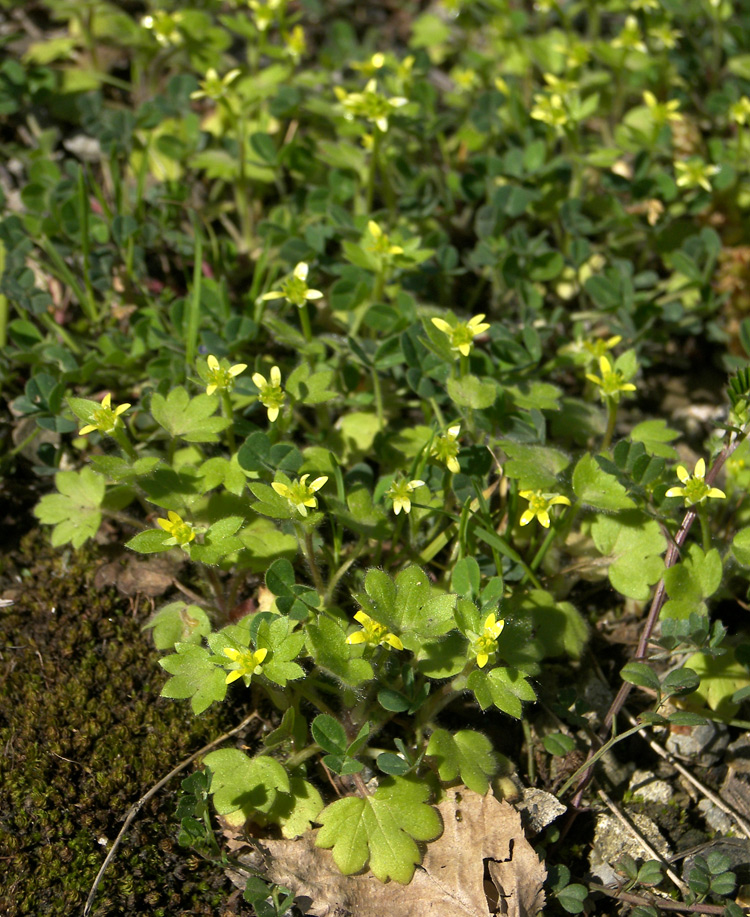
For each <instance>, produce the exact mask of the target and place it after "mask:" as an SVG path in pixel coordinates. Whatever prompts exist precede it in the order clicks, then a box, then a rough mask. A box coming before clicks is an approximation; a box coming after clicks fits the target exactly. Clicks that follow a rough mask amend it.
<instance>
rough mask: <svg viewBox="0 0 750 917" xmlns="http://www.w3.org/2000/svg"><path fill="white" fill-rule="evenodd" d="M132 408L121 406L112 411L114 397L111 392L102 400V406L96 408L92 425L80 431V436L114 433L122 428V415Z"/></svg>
mask: <svg viewBox="0 0 750 917" xmlns="http://www.w3.org/2000/svg"><path fill="white" fill-rule="evenodd" d="M129 407H130V405H129V404H119V405H118V406H117V407H116V408H115V409H114V410H113V409H112V395H111V393H110V392H107V394H106V395H105V396H104V397H103V398H102V406H101V407H100V408H95V409H94V411H93V412H92V415H91V423H87V424H86V425H85V426H83V427H81V429H80V430H79V431H78V435H79V436H86V434H87V433H93V432H94V430H98V431H99V432H100V433H113V432H114V431H115V428H116V427H119V426H122V421H121V420H120V414H124V413H125V411H127V409H128V408H129Z"/></svg>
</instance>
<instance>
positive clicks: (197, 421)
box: [151, 385, 230, 443]
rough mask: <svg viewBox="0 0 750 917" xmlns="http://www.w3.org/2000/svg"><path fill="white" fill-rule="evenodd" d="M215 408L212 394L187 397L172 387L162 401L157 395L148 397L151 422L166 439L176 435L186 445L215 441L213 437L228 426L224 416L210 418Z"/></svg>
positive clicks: (216, 440)
mask: <svg viewBox="0 0 750 917" xmlns="http://www.w3.org/2000/svg"><path fill="white" fill-rule="evenodd" d="M218 406H219V399H218V398H217V397H216V395H196V396H195V398H191V397H190V396H189V395H188V393H187V391H186V390H185V389H184V388H183V387H182V386H181V385H178V386H177V388H173V389H172V391H171V392H170V393H169V394H168V395H167V397H166V398H165V397H164V396H163V395H160V394H159V393H158V392H155V393H154V394H153V396H152V397H151V414H152V416H153V418H154V420H155V421H156V422H157V423H158V424H159V426H161V427H163V428H164V429H165V430H166V431H167V433H169V434H170V436H179V437H181V438H182V439H184V440H186V441H187V442H189V443H215V442H218V439H219V437H218V435H217V434H218V433H220V432H221V431H222V430H225V429H226V428H227V427H228V426H229V423H230V421H229V420H227V418H225V417H214V416H212V415H213V414H215V413H216V409H217V408H218Z"/></svg>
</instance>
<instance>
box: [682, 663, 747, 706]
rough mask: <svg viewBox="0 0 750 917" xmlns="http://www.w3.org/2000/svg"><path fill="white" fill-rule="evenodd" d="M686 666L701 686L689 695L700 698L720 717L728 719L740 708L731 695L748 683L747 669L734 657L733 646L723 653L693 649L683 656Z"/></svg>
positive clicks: (693, 698)
mask: <svg viewBox="0 0 750 917" xmlns="http://www.w3.org/2000/svg"><path fill="white" fill-rule="evenodd" d="M685 666H686V668H689V669H692V670H693V671H694V672H695V673H696V674H697V675H698V677H699V678H700V680H701V683H700V687H699V688H698V689H697V691H696V692H695V693H694V694H693V695H692V697H691V698H690V701H691V706H692V702H693V701H694V700H699V701H702V702H703V703H704V704H706V705H707V706H708V707H710V708H711V710H715V711H716V713H717V714H718V715H719V716H720V717H722V718H727V719H731V717H733V716H735V715H736V713H737V711H738V710H739V704H737V703H735V702H734V701H733V699H732V696H733V695H734V694H735V692H737V691H740V690H742V689H743V688H746V687H747V686H748V685H750V671H748V669H746V668H745V666H744V665H742V663H741V662H740V661H739V660H738V659H737V657H736V655H735V650H734V647H730V648H729V649H727V652H726V653H724V655H723V656H710V655H708V654H707V653H695V655H693V656H691V657H690V658H689V659H686V660H685Z"/></svg>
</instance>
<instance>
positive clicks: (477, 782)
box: [425, 729, 497, 796]
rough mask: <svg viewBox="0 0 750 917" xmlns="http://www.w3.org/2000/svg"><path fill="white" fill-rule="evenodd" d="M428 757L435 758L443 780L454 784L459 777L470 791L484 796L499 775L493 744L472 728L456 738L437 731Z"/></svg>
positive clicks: (448, 733) (430, 744) (456, 735)
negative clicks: (493, 779)
mask: <svg viewBox="0 0 750 917" xmlns="http://www.w3.org/2000/svg"><path fill="white" fill-rule="evenodd" d="M425 754H427V755H429V756H431V757H433V758H435V759H436V762H437V766H438V773H439V774H440V779H441V780H443V781H445V782H446V783H451V782H452V781H453V780H455V779H456V778H457V777H459V776H460V777H461V780H462V781H463V783H464V784H465V785H466V786H467V787H468V788H469V789H470V790H474V792H475V793H479V794H480V795H481V796H484V794H485V793H486V792H487V790H488V789H489V785H490V780H489V778H490V777H492V776H493V774H495V773H496V772H497V758H496V756H495V753H494V751H493V749H492V742H490V740H489V739H488V738H487V737H486V736H483V735H482V734H481V733H480V732H472V731H471V730H469V729H462V730H461V731H460V732H457V733H455V735H451V733H450V732H448V731H447V730H446V729H436V730H435V731H434V732H433V733H432V735H431V736H430V741H429V742H428V743H427V750H426V752H425Z"/></svg>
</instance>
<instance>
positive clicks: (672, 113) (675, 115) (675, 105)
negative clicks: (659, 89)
mask: <svg viewBox="0 0 750 917" xmlns="http://www.w3.org/2000/svg"><path fill="white" fill-rule="evenodd" d="M643 101H644V102H645V103H646V106H647V108H648V110H649V111H650V112H651V117H652V118H653V119H654V123H656V124H658V125H662V124H666V123H667V121H683V120H684V118H683V117H682V115H681V114H680V112H679V108H680V101H679V99H670V101H668V102H660V101H659V100H658V99H657V98H656V96H655V95H654V94H653V92H649V90H648V89H647V90H646V91H645V92H644V93H643Z"/></svg>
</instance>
